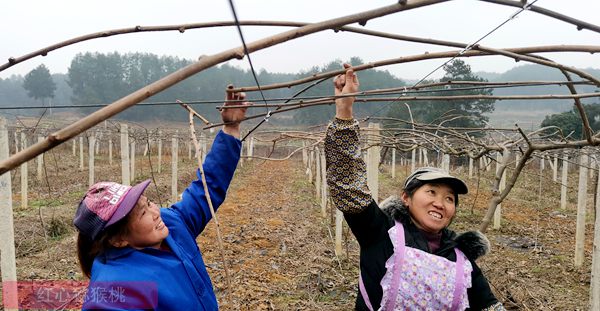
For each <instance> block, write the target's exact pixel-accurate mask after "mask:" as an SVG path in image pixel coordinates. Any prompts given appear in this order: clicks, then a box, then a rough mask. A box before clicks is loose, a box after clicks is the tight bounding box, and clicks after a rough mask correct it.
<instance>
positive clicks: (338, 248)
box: [335, 208, 344, 257]
mask: <svg viewBox="0 0 600 311" xmlns="http://www.w3.org/2000/svg"><path fill="white" fill-rule="evenodd" d="M343 225H344V214H343V213H342V212H341V211H340V210H339V209H337V208H336V209H335V254H336V255H337V256H338V257H339V256H341V255H342V228H343Z"/></svg>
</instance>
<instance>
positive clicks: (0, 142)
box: [0, 117, 27, 310]
mask: <svg viewBox="0 0 600 311" xmlns="http://www.w3.org/2000/svg"><path fill="white" fill-rule="evenodd" d="M9 141H10V139H9V135H8V129H7V128H6V119H4V118H3V117H0V160H2V161H4V160H5V159H8V157H9ZM21 165H27V162H25V163H23V164H21ZM11 183H12V181H11V178H10V172H7V173H6V174H4V175H2V176H0V236H1V237H2V238H1V239H0V256H1V258H0V270H1V271H2V294H3V295H2V298H3V300H4V304H3V306H4V309H5V310H17V307H18V301H19V300H18V297H17V264H16V259H15V258H16V256H15V230H14V223H13V205H12V186H11Z"/></svg>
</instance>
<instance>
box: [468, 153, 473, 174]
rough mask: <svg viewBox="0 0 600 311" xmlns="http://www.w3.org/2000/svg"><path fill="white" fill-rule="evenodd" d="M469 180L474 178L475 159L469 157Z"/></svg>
mask: <svg viewBox="0 0 600 311" xmlns="http://www.w3.org/2000/svg"><path fill="white" fill-rule="evenodd" d="M469 178H473V158H471V157H469Z"/></svg>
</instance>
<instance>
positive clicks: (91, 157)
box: [88, 135, 96, 187]
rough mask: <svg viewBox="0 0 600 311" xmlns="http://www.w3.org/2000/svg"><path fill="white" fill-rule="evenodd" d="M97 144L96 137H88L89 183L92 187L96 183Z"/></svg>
mask: <svg viewBox="0 0 600 311" xmlns="http://www.w3.org/2000/svg"><path fill="white" fill-rule="evenodd" d="M95 144H96V137H95V136H93V135H92V136H90V138H89V139H88V169H89V174H88V181H89V182H88V185H89V186H90V187H91V186H92V185H93V184H94V150H95V148H94V147H95Z"/></svg>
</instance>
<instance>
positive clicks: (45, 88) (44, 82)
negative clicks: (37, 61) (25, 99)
mask: <svg viewBox="0 0 600 311" xmlns="http://www.w3.org/2000/svg"><path fill="white" fill-rule="evenodd" d="M23 88H24V89H25V90H27V95H28V96H29V97H33V98H35V99H36V100H38V99H42V101H43V99H44V98H53V97H54V91H55V90H56V84H55V83H54V80H52V76H50V71H49V70H48V68H46V66H45V65H44V64H41V65H39V66H38V67H37V68H35V69H33V70H32V71H30V72H29V73H28V74H27V75H25V80H24V81H23Z"/></svg>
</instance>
